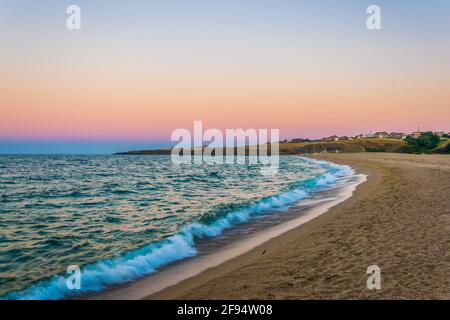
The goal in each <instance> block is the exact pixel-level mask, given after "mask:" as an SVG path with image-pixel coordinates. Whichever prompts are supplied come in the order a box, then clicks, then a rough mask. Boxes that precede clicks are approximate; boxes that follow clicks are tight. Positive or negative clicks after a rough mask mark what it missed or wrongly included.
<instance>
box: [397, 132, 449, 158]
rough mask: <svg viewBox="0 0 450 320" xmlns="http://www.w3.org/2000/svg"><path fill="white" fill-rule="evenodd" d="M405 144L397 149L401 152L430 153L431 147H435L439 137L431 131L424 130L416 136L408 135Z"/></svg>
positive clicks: (437, 144) (438, 142)
mask: <svg viewBox="0 0 450 320" xmlns="http://www.w3.org/2000/svg"><path fill="white" fill-rule="evenodd" d="M405 141H406V144H407V145H406V146H405V147H403V148H401V149H400V150H399V151H400V152H403V153H431V152H432V151H433V149H436V148H437V147H438V146H439V144H440V142H441V139H440V138H439V136H438V135H435V134H434V133H433V132H431V131H429V132H424V133H422V134H421V135H420V136H419V137H418V138H413V137H408V138H406V140H405Z"/></svg>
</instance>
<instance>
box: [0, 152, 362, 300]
mask: <svg viewBox="0 0 450 320" xmlns="http://www.w3.org/2000/svg"><path fill="white" fill-rule="evenodd" d="M352 175H354V172H353V170H352V169H351V168H349V167H347V166H340V165H336V164H332V163H329V162H325V161H317V160H311V159H306V158H302V157H296V156H281V157H280V167H279V172H278V174H276V175H273V176H265V175H262V174H261V171H260V165H258V164H252V165H250V164H247V165H242V164H226V165H223V164H222V165H219V164H216V165H214V164H202V165H194V164H192V165H189V164H182V165H176V164H173V163H172V162H171V161H170V156H96V155H92V156H75V155H73V156H64V155H61V156H53V155H48V156H31V155H30V156H0V297H1V298H6V299H64V298H70V297H71V296H73V295H75V294H76V295H79V294H80V293H81V294H82V293H90V292H98V291H101V290H104V289H106V288H108V287H109V286H111V285H115V284H121V283H125V282H129V281H133V280H136V279H138V278H141V277H143V276H146V275H149V274H152V273H154V272H157V271H158V268H161V267H163V266H166V265H168V264H170V263H173V262H175V261H179V260H182V259H185V258H189V257H193V256H195V255H196V254H197V248H196V242H198V240H199V239H203V240H204V239H209V238H214V237H219V236H220V235H221V234H222V233H223V232H224V231H225V230H227V229H230V228H233V227H235V226H238V225H241V224H244V223H246V222H248V221H250V220H254V219H256V218H258V219H264V217H265V216H268V215H270V216H272V217H273V215H282V214H283V213H284V212H285V210H286V208H288V207H290V206H292V205H294V204H298V203H299V202H301V201H305V200H306V199H307V198H309V197H311V196H312V195H314V193H317V192H319V191H321V190H326V189H329V188H332V187H334V186H335V185H336V184H338V183H345V181H346V180H345V178H346V177H350V176H352ZM70 265H78V266H79V267H80V268H81V288H80V289H79V290H75V291H74V290H71V289H70V288H69V287H68V286H67V284H66V278H67V277H68V274H66V269H67V267H68V266H70Z"/></svg>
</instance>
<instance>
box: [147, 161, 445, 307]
mask: <svg viewBox="0 0 450 320" xmlns="http://www.w3.org/2000/svg"><path fill="white" fill-rule="evenodd" d="M318 158H321V159H325V160H329V161H332V162H335V163H340V164H347V165H350V166H352V167H353V168H355V169H356V170H357V172H358V173H365V174H367V175H368V176H369V178H368V180H367V182H365V183H363V184H361V185H360V186H359V187H358V188H357V190H356V191H355V193H354V195H353V197H351V198H350V199H348V200H347V201H345V202H343V203H340V204H339V205H337V206H335V207H334V208H332V209H331V210H329V211H328V212H326V213H325V214H323V215H321V216H319V217H317V218H315V219H313V220H312V221H310V222H307V223H305V224H303V225H301V226H300V227H298V228H295V229H293V230H291V231H289V232H287V233H285V234H283V235H281V236H279V237H277V238H274V239H272V240H270V241H268V242H266V243H264V244H262V245H260V246H258V247H256V248H254V249H252V250H251V251H249V252H248V253H245V254H243V255H241V256H239V257H237V258H235V259H232V260H230V261H228V262H225V263H223V264H221V265H219V266H217V267H214V268H211V269H208V270H206V271H205V272H202V273H201V274H199V275H197V276H195V277H192V278H189V279H187V280H184V281H182V282H180V283H179V284H177V285H175V286H172V287H169V288H167V289H165V290H163V291H160V292H158V293H156V294H154V295H152V296H149V297H147V298H148V299H450V251H449V248H450V201H449V195H450V157H448V156H437V155H403V154H389V153H356V154H327V155H321V156H318ZM370 265H378V266H379V267H380V268H381V289H380V290H373V291H371V290H368V289H367V286H366V281H367V278H368V276H369V275H368V274H366V270H367V267H368V266H370Z"/></svg>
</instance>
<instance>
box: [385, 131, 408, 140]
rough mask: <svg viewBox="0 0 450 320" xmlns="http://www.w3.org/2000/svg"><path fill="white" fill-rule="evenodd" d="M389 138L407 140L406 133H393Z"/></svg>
mask: <svg viewBox="0 0 450 320" xmlns="http://www.w3.org/2000/svg"><path fill="white" fill-rule="evenodd" d="M389 138H391V139H406V133H403V132H391V133H390V134H389Z"/></svg>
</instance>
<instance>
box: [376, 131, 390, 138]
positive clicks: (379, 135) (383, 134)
mask: <svg viewBox="0 0 450 320" xmlns="http://www.w3.org/2000/svg"><path fill="white" fill-rule="evenodd" d="M374 136H375V138H378V139H386V138H389V133H387V132H376V133H375V135H374Z"/></svg>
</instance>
